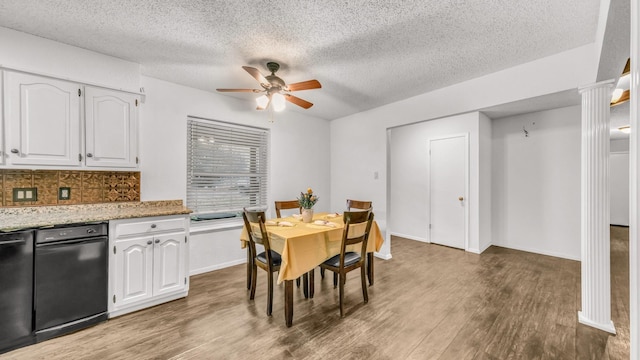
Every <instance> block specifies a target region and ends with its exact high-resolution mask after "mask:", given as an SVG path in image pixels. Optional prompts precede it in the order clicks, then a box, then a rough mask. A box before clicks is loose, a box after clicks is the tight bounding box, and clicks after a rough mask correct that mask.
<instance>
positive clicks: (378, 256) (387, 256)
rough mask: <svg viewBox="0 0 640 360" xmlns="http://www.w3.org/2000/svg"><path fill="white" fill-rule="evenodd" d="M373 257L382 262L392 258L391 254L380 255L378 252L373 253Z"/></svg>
mask: <svg viewBox="0 0 640 360" xmlns="http://www.w3.org/2000/svg"><path fill="white" fill-rule="evenodd" d="M373 256H375V257H377V258H378V259H382V260H391V258H392V256H391V254H381V253H379V252H374V253H373Z"/></svg>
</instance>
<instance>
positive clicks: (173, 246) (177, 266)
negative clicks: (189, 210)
mask: <svg viewBox="0 0 640 360" xmlns="http://www.w3.org/2000/svg"><path fill="white" fill-rule="evenodd" d="M154 242H155V244H154V249H153V250H154V255H153V257H154V258H153V268H154V269H153V276H154V285H153V295H154V296H157V295H163V294H167V293H172V292H176V291H181V290H184V288H185V287H186V285H187V282H186V277H185V256H186V253H185V250H186V243H185V233H184V232H180V233H175V234H167V235H156V236H154Z"/></svg>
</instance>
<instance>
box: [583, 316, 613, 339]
mask: <svg viewBox="0 0 640 360" xmlns="http://www.w3.org/2000/svg"><path fill="white" fill-rule="evenodd" d="M578 322H579V323H581V324H584V325H587V326H591V327H594V328H596V329H599V330H602V331H606V332H608V333H611V334H613V335H615V334H616V327H615V326H613V321H609V323H608V324H599V323H596V322H594V321H592V320H591V319H589V318H587V317H586V316H584V315H582V311H578Z"/></svg>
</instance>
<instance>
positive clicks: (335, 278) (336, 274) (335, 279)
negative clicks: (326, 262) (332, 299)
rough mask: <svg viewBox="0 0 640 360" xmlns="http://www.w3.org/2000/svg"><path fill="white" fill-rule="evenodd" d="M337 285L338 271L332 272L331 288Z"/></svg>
mask: <svg viewBox="0 0 640 360" xmlns="http://www.w3.org/2000/svg"><path fill="white" fill-rule="evenodd" d="M336 286H338V273H335V272H334V273H333V288H334V289H335V288H336Z"/></svg>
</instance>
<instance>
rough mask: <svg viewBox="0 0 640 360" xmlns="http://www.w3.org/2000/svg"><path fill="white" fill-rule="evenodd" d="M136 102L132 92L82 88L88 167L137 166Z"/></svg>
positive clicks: (136, 98) (136, 99)
mask: <svg viewBox="0 0 640 360" xmlns="http://www.w3.org/2000/svg"><path fill="white" fill-rule="evenodd" d="M137 104H138V97H137V96H136V95H133V94H129V93H123V92H118V91H112V90H106V89H101V88H94V87H89V86H87V87H85V126H86V129H85V134H86V140H85V146H86V149H85V157H86V164H87V166H106V167H136V166H137V160H138V158H137V157H138V151H137V150H138V141H137V139H138V133H137V131H138V117H137V114H138V112H137V109H136V107H137Z"/></svg>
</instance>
